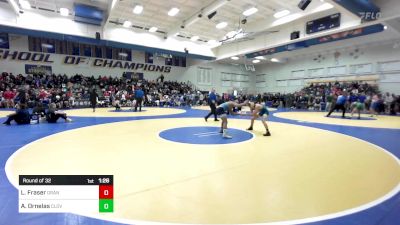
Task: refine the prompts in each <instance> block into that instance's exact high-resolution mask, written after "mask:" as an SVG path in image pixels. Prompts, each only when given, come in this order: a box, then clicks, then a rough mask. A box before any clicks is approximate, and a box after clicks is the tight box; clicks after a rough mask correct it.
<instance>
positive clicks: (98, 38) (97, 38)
mask: <svg viewBox="0 0 400 225" xmlns="http://www.w3.org/2000/svg"><path fill="white" fill-rule="evenodd" d="M100 39H101V37H100V33H99V32H96V40H100Z"/></svg>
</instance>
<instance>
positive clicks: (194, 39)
mask: <svg viewBox="0 0 400 225" xmlns="http://www.w3.org/2000/svg"><path fill="white" fill-rule="evenodd" d="M190 40H191V41H197V40H199V36H193V37H192V38H190Z"/></svg>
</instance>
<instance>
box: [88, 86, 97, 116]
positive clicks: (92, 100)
mask: <svg viewBox="0 0 400 225" xmlns="http://www.w3.org/2000/svg"><path fill="white" fill-rule="evenodd" d="M98 98H99V95H97V92H96V88H93V89H92V91H91V92H90V105H91V106H92V109H93V112H95V111H96V105H97V99H98Z"/></svg>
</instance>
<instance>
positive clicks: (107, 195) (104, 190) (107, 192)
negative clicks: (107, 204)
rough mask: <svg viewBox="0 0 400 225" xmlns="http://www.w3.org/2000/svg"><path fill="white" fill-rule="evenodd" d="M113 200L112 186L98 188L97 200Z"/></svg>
mask: <svg viewBox="0 0 400 225" xmlns="http://www.w3.org/2000/svg"><path fill="white" fill-rule="evenodd" d="M112 198H114V188H113V186H112V185H100V186H99V199H112Z"/></svg>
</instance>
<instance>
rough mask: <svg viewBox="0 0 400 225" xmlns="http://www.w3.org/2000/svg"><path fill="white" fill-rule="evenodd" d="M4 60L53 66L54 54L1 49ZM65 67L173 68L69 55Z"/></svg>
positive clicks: (155, 70) (136, 69)
mask: <svg viewBox="0 0 400 225" xmlns="http://www.w3.org/2000/svg"><path fill="white" fill-rule="evenodd" d="M2 60H15V61H20V62H36V63H49V64H53V63H54V61H53V59H52V54H49V53H42V52H24V51H12V50H3V49H0V61H2ZM61 63H63V64H64V65H70V66H77V67H79V66H82V65H84V66H87V65H89V66H92V67H101V68H110V69H114V68H115V69H124V70H134V71H148V72H160V73H170V72H171V69H172V67H171V66H169V65H166V66H162V65H154V64H149V63H140V62H131V61H123V60H114V59H99V58H91V57H83V56H73V55H67V56H64V57H63V60H62V61H61Z"/></svg>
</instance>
